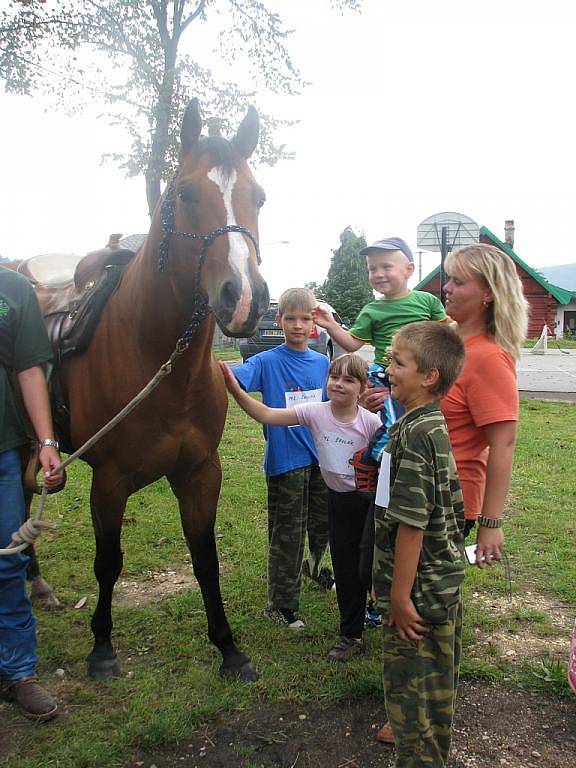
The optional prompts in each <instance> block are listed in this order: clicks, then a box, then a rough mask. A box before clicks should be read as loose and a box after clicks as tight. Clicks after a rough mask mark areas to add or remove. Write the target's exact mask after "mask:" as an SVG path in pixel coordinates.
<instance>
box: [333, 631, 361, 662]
mask: <svg viewBox="0 0 576 768" xmlns="http://www.w3.org/2000/svg"><path fill="white" fill-rule="evenodd" d="M364 651H365V646H364V640H362V638H361V637H346V635H342V637H341V638H340V640H338V642H336V643H334V645H333V646H332V648H331V649H330V650H329V651H328V661H348V660H349V659H351V658H352V656H358V655H359V654H361V653H364Z"/></svg>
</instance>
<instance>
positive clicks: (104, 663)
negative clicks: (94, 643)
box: [88, 657, 122, 680]
mask: <svg viewBox="0 0 576 768" xmlns="http://www.w3.org/2000/svg"><path fill="white" fill-rule="evenodd" d="M121 674H122V671H121V669H120V664H119V663H118V659H117V658H116V657H114V658H113V659H98V660H93V659H91V658H90V657H88V675H89V676H90V677H93V678H96V679H98V680H105V679H106V678H108V677H120V675H121Z"/></svg>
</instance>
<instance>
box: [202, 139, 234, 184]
mask: <svg viewBox="0 0 576 768" xmlns="http://www.w3.org/2000/svg"><path fill="white" fill-rule="evenodd" d="M198 154H200V155H206V154H209V155H210V158H211V160H212V161H213V162H214V164H215V165H218V166H219V167H220V168H222V170H223V171H224V173H225V174H226V175H227V176H229V175H230V174H231V173H232V171H233V170H234V168H235V167H236V165H237V163H238V160H239V158H240V153H239V152H238V150H237V149H236V147H235V146H234V143H233V142H231V141H228V139H225V138H223V137H222V136H201V137H200V139H199V141H198Z"/></svg>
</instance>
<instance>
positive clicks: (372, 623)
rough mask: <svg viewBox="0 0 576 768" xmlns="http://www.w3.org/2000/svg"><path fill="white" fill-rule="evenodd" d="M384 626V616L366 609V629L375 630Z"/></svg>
mask: <svg viewBox="0 0 576 768" xmlns="http://www.w3.org/2000/svg"><path fill="white" fill-rule="evenodd" d="M381 626H382V616H381V615H380V614H379V613H378V611H373V610H370V608H366V614H365V616H364V629H375V628H376V627H381Z"/></svg>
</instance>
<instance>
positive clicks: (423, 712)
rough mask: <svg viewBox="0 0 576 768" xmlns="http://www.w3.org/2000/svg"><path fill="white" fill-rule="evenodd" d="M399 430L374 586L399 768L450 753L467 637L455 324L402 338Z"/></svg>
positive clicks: (394, 386)
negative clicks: (451, 400) (451, 410)
mask: <svg viewBox="0 0 576 768" xmlns="http://www.w3.org/2000/svg"><path fill="white" fill-rule="evenodd" d="M391 356H392V362H391V363H390V365H389V366H388V368H387V373H388V376H389V379H390V389H391V395H392V397H393V398H394V399H395V400H397V401H399V402H400V403H402V405H403V406H404V407H405V409H406V411H405V413H404V414H403V415H402V416H401V417H400V418H399V419H398V421H397V422H396V423H395V424H393V425H392V426H391V427H390V429H389V440H388V443H387V445H386V447H385V449H384V453H383V454H382V463H381V466H380V476H379V481H378V492H377V496H376V508H375V525H376V531H375V536H376V538H375V547H374V565H373V574H372V576H373V588H374V593H375V598H376V605H377V607H378V609H379V610H380V612H381V613H382V618H383V622H382V623H383V643H384V654H383V659H384V667H383V682H384V693H385V698H386V710H387V713H388V718H389V721H390V726H391V730H392V733H393V736H394V741H395V743H396V751H397V754H396V763H395V765H396V768H416V766H418V768H421V767H423V766H431V768H432V767H433V768H443V766H445V765H446V761H447V759H448V752H449V749H450V740H451V732H452V717H453V709H454V697H455V692H456V683H457V678H458V668H459V659H460V645H461V639H460V638H461V595H460V588H461V583H462V580H463V579H464V572H465V558H464V535H463V530H464V505H463V502H462V492H461V490H460V483H459V481H458V475H457V472H456V463H455V461H454V457H453V455H452V450H451V447H450V440H449V438H448V432H447V429H446V423H445V421H444V417H443V415H442V413H441V411H440V407H439V402H438V401H439V399H440V398H441V397H442V396H443V395H445V394H446V392H447V391H448V390H449V389H450V387H451V386H452V384H453V383H454V381H455V380H456V378H457V377H458V375H459V373H460V371H461V369H462V366H463V363H464V356H465V352H464V345H463V343H462V341H461V339H460V338H459V336H458V335H457V334H456V332H455V331H453V330H452V329H451V328H450V327H448V326H447V325H444V324H438V323H434V322H420V323H411V324H409V325H406V326H404V328H402V329H401V330H400V331H398V332H397V333H396V334H395V336H394V338H393V342H392V353H391Z"/></svg>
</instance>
